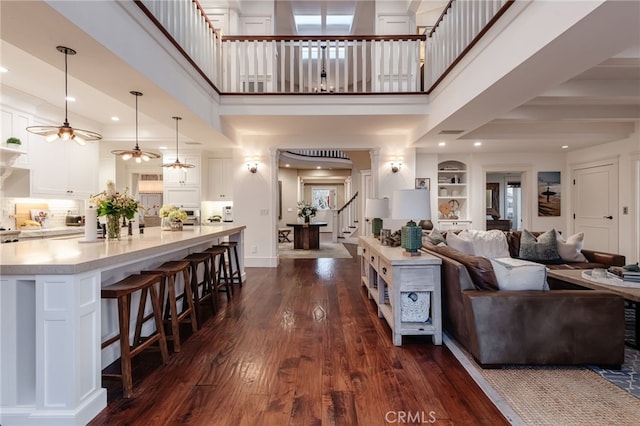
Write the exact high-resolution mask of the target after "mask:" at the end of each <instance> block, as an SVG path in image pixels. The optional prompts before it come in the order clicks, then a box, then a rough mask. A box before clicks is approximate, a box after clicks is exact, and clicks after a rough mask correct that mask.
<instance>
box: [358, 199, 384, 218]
mask: <svg viewBox="0 0 640 426" xmlns="http://www.w3.org/2000/svg"><path fill="white" fill-rule="evenodd" d="M364 217H367V218H381V219H382V218H385V217H389V199H388V198H367V201H366V203H365V207H364Z"/></svg>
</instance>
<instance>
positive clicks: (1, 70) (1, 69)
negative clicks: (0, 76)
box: [0, 67, 9, 72]
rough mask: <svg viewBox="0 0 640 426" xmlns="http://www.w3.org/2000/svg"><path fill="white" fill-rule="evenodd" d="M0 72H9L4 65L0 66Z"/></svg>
mask: <svg viewBox="0 0 640 426" xmlns="http://www.w3.org/2000/svg"><path fill="white" fill-rule="evenodd" d="M0 72H9V70H8V69H6V68H5V67H0Z"/></svg>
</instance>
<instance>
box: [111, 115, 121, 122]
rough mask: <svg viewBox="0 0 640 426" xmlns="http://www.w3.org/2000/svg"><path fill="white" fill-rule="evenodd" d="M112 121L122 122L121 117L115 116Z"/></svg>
mask: <svg viewBox="0 0 640 426" xmlns="http://www.w3.org/2000/svg"><path fill="white" fill-rule="evenodd" d="M111 121H120V117H116V116H115V115H114V116H113V117H111Z"/></svg>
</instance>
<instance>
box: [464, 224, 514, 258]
mask: <svg viewBox="0 0 640 426" xmlns="http://www.w3.org/2000/svg"><path fill="white" fill-rule="evenodd" d="M468 233H469V236H470V237H471V241H472V242H473V250H474V252H475V254H476V255H477V256H482V257H486V258H489V259H493V258H496V257H510V254H509V245H508V244H507V236H506V235H505V234H504V232H503V231H500V230H498V229H492V230H490V231H478V230H473V229H472V230H470V231H468Z"/></svg>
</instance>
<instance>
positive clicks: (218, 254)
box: [205, 246, 233, 300]
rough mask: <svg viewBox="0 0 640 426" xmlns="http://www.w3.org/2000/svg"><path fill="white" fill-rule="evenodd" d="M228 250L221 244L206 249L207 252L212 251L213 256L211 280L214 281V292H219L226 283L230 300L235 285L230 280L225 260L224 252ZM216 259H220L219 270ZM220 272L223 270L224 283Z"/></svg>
mask: <svg viewBox="0 0 640 426" xmlns="http://www.w3.org/2000/svg"><path fill="white" fill-rule="evenodd" d="M226 251H227V249H226V248H224V247H221V246H214V247H210V248H208V249H206V250H205V252H207V253H211V255H212V256H213V258H212V260H211V282H212V283H213V291H214V294H217V292H219V291H220V290H221V289H222V286H223V285H224V289H225V292H226V293H227V300H230V299H231V295H232V294H233V286H232V285H231V280H229V276H228V274H227V269H226V266H225V262H224V254H225V253H226ZM216 260H218V268H217V270H216ZM220 272H222V275H223V277H224V284H223V283H222V280H221V277H220Z"/></svg>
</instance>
